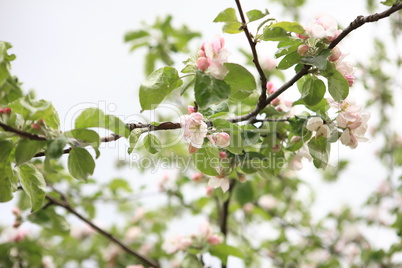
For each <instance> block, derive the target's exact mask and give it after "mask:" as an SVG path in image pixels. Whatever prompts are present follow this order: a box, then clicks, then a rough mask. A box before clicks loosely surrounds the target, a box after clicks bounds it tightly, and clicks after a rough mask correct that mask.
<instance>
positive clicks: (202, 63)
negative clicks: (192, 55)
mask: <svg viewBox="0 0 402 268" xmlns="http://www.w3.org/2000/svg"><path fill="white" fill-rule="evenodd" d="M208 67H209V63H208V59H207V58H205V57H200V58H198V59H197V68H198V69H200V70H201V71H203V72H204V71H205V70H206V69H208Z"/></svg>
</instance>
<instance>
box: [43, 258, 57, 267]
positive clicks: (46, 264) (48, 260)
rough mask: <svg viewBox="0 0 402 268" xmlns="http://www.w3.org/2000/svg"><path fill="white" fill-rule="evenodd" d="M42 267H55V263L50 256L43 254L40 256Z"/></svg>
mask: <svg viewBox="0 0 402 268" xmlns="http://www.w3.org/2000/svg"><path fill="white" fill-rule="evenodd" d="M41 267H43V268H55V267H56V265H55V264H54V261H53V257H52V256H43V257H42V266H41Z"/></svg>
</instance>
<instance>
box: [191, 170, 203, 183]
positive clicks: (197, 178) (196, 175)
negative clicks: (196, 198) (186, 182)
mask: <svg viewBox="0 0 402 268" xmlns="http://www.w3.org/2000/svg"><path fill="white" fill-rule="evenodd" d="M191 180H192V181H195V182H200V181H202V173H201V172H197V173H194V174H193V176H191Z"/></svg>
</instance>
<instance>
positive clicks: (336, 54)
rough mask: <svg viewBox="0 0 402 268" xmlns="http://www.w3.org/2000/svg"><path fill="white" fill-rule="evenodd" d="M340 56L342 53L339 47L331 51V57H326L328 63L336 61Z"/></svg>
mask: <svg viewBox="0 0 402 268" xmlns="http://www.w3.org/2000/svg"><path fill="white" fill-rule="evenodd" d="M341 56H342V52H341V50H340V49H339V47H334V48H333V49H332V50H331V56H329V57H328V59H329V60H330V61H337V60H338V59H339V58H340V57H341Z"/></svg>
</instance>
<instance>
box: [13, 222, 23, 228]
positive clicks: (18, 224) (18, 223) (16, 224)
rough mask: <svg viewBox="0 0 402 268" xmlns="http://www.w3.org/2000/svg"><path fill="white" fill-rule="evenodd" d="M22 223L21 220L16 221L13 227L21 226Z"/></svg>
mask: <svg viewBox="0 0 402 268" xmlns="http://www.w3.org/2000/svg"><path fill="white" fill-rule="evenodd" d="M20 225H21V222H20V221H15V222H14V224H13V228H18V227H20Z"/></svg>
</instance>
